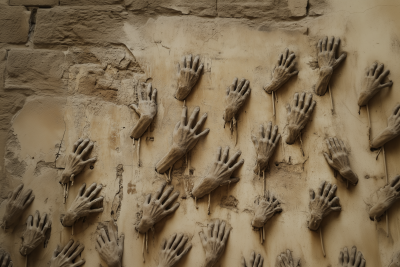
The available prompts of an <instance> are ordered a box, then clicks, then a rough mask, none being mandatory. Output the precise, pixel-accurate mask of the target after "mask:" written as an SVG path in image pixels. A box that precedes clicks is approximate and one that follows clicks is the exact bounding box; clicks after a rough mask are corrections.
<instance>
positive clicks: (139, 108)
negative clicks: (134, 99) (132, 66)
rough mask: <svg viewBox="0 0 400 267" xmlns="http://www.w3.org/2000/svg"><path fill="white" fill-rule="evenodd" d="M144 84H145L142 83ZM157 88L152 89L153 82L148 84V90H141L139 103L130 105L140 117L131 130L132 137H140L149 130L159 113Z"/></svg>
mask: <svg viewBox="0 0 400 267" xmlns="http://www.w3.org/2000/svg"><path fill="white" fill-rule="evenodd" d="M142 86H144V84H142ZM156 97H157V89H155V88H154V89H153V93H152V89H151V83H149V84H147V90H146V92H143V90H142V91H141V92H139V94H138V98H139V105H136V104H131V105H129V107H130V108H131V109H133V110H134V111H136V113H137V114H139V116H140V118H139V121H138V122H137V123H136V125H135V126H134V127H133V129H132V130H131V135H130V136H131V138H133V139H139V138H140V137H141V136H142V135H143V134H144V132H145V131H146V130H147V128H148V127H149V125H150V124H151V122H152V121H153V118H154V116H155V115H156V113H157V103H156Z"/></svg>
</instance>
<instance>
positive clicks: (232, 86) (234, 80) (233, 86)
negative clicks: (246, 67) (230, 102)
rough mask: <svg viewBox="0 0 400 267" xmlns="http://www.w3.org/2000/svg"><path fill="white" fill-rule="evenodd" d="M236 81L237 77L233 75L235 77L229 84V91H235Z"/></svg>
mask: <svg viewBox="0 0 400 267" xmlns="http://www.w3.org/2000/svg"><path fill="white" fill-rule="evenodd" d="M237 82H238V78H237V77H235V79H233V83H232V84H231V85H230V86H229V91H235V90H236V86H237Z"/></svg>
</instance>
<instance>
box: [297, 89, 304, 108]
mask: <svg viewBox="0 0 400 267" xmlns="http://www.w3.org/2000/svg"><path fill="white" fill-rule="evenodd" d="M305 95H306V93H304V92H303V93H301V95H300V99H299V106H298V107H299V109H303V104H304V97H305Z"/></svg>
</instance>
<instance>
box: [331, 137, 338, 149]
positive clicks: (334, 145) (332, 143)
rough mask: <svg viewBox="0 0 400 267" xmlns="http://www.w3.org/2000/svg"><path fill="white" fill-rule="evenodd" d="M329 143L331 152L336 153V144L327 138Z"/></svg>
mask: <svg viewBox="0 0 400 267" xmlns="http://www.w3.org/2000/svg"><path fill="white" fill-rule="evenodd" d="M329 143H330V144H331V147H332V150H333V151H334V152H336V151H338V149H337V147H336V144H335V141H334V140H333V138H332V137H329Z"/></svg>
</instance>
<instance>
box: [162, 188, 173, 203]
mask: <svg viewBox="0 0 400 267" xmlns="http://www.w3.org/2000/svg"><path fill="white" fill-rule="evenodd" d="M173 190H174V186H173V185H171V186H168V187H167V188H166V189H165V190H164V193H163V194H162V195H161V197H160V198H159V200H160V202H161V203H164V201H165V200H166V199H167V198H168V196H169V194H171V192H172V191H173Z"/></svg>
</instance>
